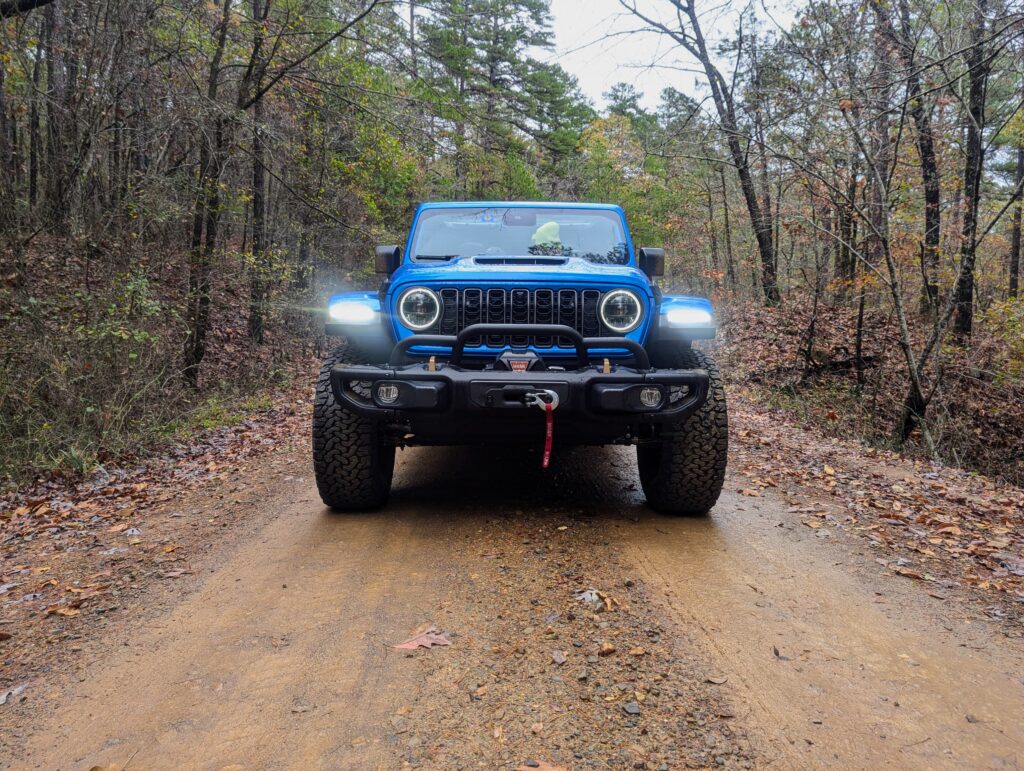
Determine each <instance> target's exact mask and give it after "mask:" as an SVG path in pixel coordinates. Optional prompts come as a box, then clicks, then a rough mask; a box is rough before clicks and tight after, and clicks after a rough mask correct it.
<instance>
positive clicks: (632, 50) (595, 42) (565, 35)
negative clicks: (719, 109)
mask: <svg viewBox="0 0 1024 771" xmlns="http://www.w3.org/2000/svg"><path fill="white" fill-rule="evenodd" d="M697 1H698V2H700V3H701V4H702V5H706V6H707V7H708V8H709V9H718V10H710V11H709V12H708V14H707V15H706V16H705V17H703V21H704V24H705V27H706V28H705V35H706V36H707V37H708V38H709V40H710V41H711V42H717V41H718V40H719V39H721V38H723V37H728V36H730V35H731V34H732V33H733V32H734V28H735V24H736V16H737V13H738V11H739V10H740V9H742V8H743V7H744V6H745V5H746V4H745V3H742V2H731V3H730V2H728V0H726V2H725V3H724V4H719V3H710V2H706V1H705V2H702V0H697ZM638 5H639V7H640V8H641V10H644V11H645V12H648V11H650V12H651V13H652V14H656V13H659V12H663V11H664V9H666V8H669V7H670V6H669V3H668V2H667V0H638ZM755 7H756V8H757V12H758V16H759V17H760V18H761V19H762V20H763V22H764V26H765V28H766V29H772V28H774V26H775V23H776V22H778V23H779V24H782V25H783V26H786V27H788V26H789V24H790V23H791V22H792V19H793V14H792V12H791V11H790V10H789V7H790V3H789V2H785V1H784V0H765V2H764V3H763V4H762V3H761V2H760V1H759V2H757V3H755ZM765 7H767V9H768V11H767V12H766V11H765V10H764V8H765ZM551 11H552V15H553V17H554V25H553V28H554V32H555V44H556V46H557V53H556V55H555V56H554V57H553V61H556V62H558V63H559V64H561V65H562V67H564V68H565V69H566V70H568V71H569V72H570V73H572V74H573V75H575V76H576V79H577V80H579V83H580V88H582V89H583V93H584V94H586V95H587V96H588V97H589V98H590V99H591V101H593V103H594V105H595V106H596V107H598V108H603V107H604V106H605V101H604V99H602V97H601V94H602V93H604V92H605V91H607V90H608V88H609V86H611V85H612V84H614V83H618V82H620V81H625V82H627V83H632V84H633V85H634V86H636V88H638V89H639V90H641V91H643V92H644V105H645V106H646V107H651V108H653V107H655V106H656V105H657V104H658V95H659V94H660V93H661V90H662V89H663V88H665V87H666V86H672V87H674V88H676V89H677V90H679V91H682V92H683V93H686V94H689V95H691V96H698V95H703V94H704V93H705V91H704V89H703V83H704V78H703V75H698V74H696V73H694V72H692V71H691V70H692V69H693V66H694V62H693V61H691V60H688V59H686V58H685V57H683V56H680V55H679V54H678V48H677V47H676V46H674V45H673V44H672V42H671V41H670V40H669V39H668V38H665V37H663V36H661V35H657V34H653V33H648V32H633V31H634V30H638V29H640V28H642V26H643V24H642V22H640V20H639V19H636V18H634V17H632V16H630V15H629V14H628V13H626V12H625V11H624V9H623V8H622V5H621V4H620V3H619V0H551ZM769 13H770V15H771V18H769ZM772 19H774V21H772ZM652 63H657V64H658V65H659V66H656V67H652V66H651V65H652Z"/></svg>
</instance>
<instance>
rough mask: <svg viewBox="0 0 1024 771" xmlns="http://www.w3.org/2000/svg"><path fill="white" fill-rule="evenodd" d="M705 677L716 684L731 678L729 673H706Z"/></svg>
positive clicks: (776, 652) (777, 653)
mask: <svg viewBox="0 0 1024 771" xmlns="http://www.w3.org/2000/svg"><path fill="white" fill-rule="evenodd" d="M775 655H776V656H777V655H779V652H778V650H776V651H775ZM704 679H705V680H707V681H708V682H709V683H714V684H715V685H721V684H722V683H724V682H726V681H728V679H729V678H728V676H727V675H717V674H716V675H705V676H704Z"/></svg>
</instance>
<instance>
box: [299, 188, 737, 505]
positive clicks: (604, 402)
mask: <svg viewBox="0 0 1024 771" xmlns="http://www.w3.org/2000/svg"><path fill="white" fill-rule="evenodd" d="M664 262H665V255H664V252H663V251H662V250H661V249H652V248H639V249H634V247H633V243H632V241H631V239H630V234H629V228H628V227H627V226H626V218H625V214H624V213H623V211H622V209H621V208H619V207H618V206H611V205H606V204H570V203H499V202H477V203H468V202H467V203H462V202H460V203H425V204H422V205H421V206H420V207H419V208H418V209H417V211H416V215H415V217H414V219H413V224H412V231H411V232H410V234H409V239H408V241H407V243H406V245H405V250H404V251H403V250H402V249H401V248H399V247H397V246H381V247H378V248H377V255H376V268H377V271H378V272H379V273H381V274H383V275H384V276H385V277H386V278H385V280H384V283H383V285H382V286H381V288H380V291H378V292H347V293H344V294H338V295H335V296H334V297H332V298H331V300H330V304H329V308H328V321H327V325H326V331H327V333H328V334H329V335H336V336H340V337H343V338H344V339H345V342H344V343H343V344H342V345H340V346H338V347H337V348H336V349H335V350H334V351H333V352H332V353H331V354H330V355H329V356H328V357H327V359H326V361H325V362H324V365H323V368H322V370H321V371H320V378H319V380H318V382H317V391H316V400H315V406H314V411H313V462H314V466H315V470H316V482H317V487H318V488H319V491H320V496H321V498H323V501H324V503H325V504H327V505H328V506H329V507H331V508H333V509H336V510H341V511H350V510H360V509H370V508H374V507H378V506H381V505H382V504H384V502H385V501H386V500H387V497H388V493H389V491H390V488H391V478H392V473H393V470H394V463H395V448H396V447H403V446H411V445H457V444H486V443H498V444H501V445H509V444H521V445H524V446H532V447H537V448H538V449H540V448H543V451H542V453H541V456H542V458H543V460H542V463H543V465H545V466H546V465H547V463H548V460H549V458H550V454H551V447H552V444H556V445H557V446H560V447H564V446H570V445H602V444H633V445H636V448H637V462H638V465H639V471H640V481H641V484H642V486H643V490H644V493H645V494H646V496H647V501H648V503H649V504H650V505H651V506H652V507H653V508H654V509H656V510H658V511H662V512H666V513H673V514H696V515H701V514H706V513H707V512H708V511H709V510H710V509H711V507H712V506H714V504H715V501H716V500H717V499H718V495H719V493H720V492H721V489H722V482H723V479H724V477H725V464H726V450H727V443H728V431H727V413H726V404H725V392H724V389H723V387H722V380H721V377H720V376H719V373H718V369H717V368H716V366H715V364H714V362H713V361H712V360H711V358H710V357H709V356H708V355H707V354H706V353H703V352H701V351H698V350H695V349H694V348H693V347H692V346H691V343H692V342H693V341H694V340H699V339H705V338H711V337H714V335H715V328H714V326H713V323H712V309H711V303H709V302H708V301H707V300H704V299H701V298H696V297H682V296H674V295H665V294H662V292H661V290H660V289H659V288H658V286H657V283H656V281H655V278H656V277H657V276H660V275H662V274H663V273H664Z"/></svg>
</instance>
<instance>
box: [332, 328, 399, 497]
mask: <svg viewBox="0 0 1024 771" xmlns="http://www.w3.org/2000/svg"><path fill="white" fill-rule="evenodd" d="M362 358H363V357H362V356H361V355H360V353H359V351H358V350H356V349H355V348H353V347H352V346H349V345H339V346H338V347H337V348H335V349H334V350H333V351H331V352H330V353H329V354H328V355H327V358H325V359H324V363H323V366H322V367H321V368H320V376H319V378H317V381H316V395H315V397H314V400H313V470H314V473H315V476H316V487H317V490H319V491H320V498H321V500H323V502H324V503H325V504H327V505H328V506H330V507H331V508H332V509H334V510H335V511H366V510H369V509H377V508H380V507H381V506H383V505H384V504H385V503H386V502H387V499H388V494H389V493H390V492H391V478H392V476H393V475H394V471H395V448H394V445H391V444H388V443H387V442H386V441H385V440H384V436H383V434H382V432H381V427H380V425H379V424H378V422H377V421H375V420H372V419H370V418H364V417H362V416H361V415H357V414H356V413H354V412H351V411H349V410H346V409H345V408H344V407H342V406H341V405H340V404H338V403H337V402H336V401H335V399H334V391H333V389H332V388H331V369H332V368H333V367H334V365H335V364H362V363H365V362H363V361H362Z"/></svg>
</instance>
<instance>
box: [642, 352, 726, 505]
mask: <svg viewBox="0 0 1024 771" xmlns="http://www.w3.org/2000/svg"><path fill="white" fill-rule="evenodd" d="M654 358H655V366H660V367H667V368H671V369H705V370H707V372H708V375H710V377H711V383H710V386H709V388H708V398H707V400H706V401H705V402H704V404H702V405H701V407H700V409H699V410H697V411H696V412H695V413H693V414H692V415H690V417H688V418H687V419H686V420H684V421H682V422H681V423H678V424H675V425H667V426H665V427H664V429H663V433H662V435H661V436H660V437H659V438H658V439H656V440H655V441H652V442H649V443H647V444H641V445H637V448H636V457H637V466H638V467H639V470H640V484H641V486H642V487H643V490H644V494H645V495H646V496H647V503H648V504H649V505H650V506H651V508H653V509H655V510H656V511H660V512H663V513H665V514H688V515H691V516H703V515H705V514H707V513H708V512H709V511H711V508H712V507H713V506H714V505H715V503H716V502H717V501H718V496H719V495H720V494H721V492H722V485H723V484H724V482H725V466H726V461H727V456H728V452H729V417H728V410H727V408H726V403H725V387H724V386H723V384H722V376H721V374H720V373H719V371H718V367H717V366H716V365H715V362H714V360H713V359H712V358H711V357H710V356H708V355H707V354H706V353H704V352H703V351H696V350H693V349H692V348H685V349H670V350H667V351H659V352H657V353H656V355H655V357H654Z"/></svg>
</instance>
